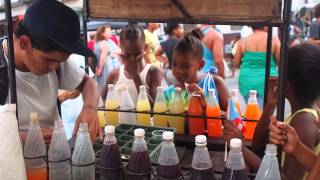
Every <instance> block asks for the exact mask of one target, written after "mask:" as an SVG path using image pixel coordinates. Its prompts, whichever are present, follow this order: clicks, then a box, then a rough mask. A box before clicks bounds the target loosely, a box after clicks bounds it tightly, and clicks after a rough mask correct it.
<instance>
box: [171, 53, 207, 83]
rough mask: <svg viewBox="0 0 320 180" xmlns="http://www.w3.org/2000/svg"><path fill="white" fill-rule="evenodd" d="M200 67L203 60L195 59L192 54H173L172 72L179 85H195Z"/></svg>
mask: <svg viewBox="0 0 320 180" xmlns="http://www.w3.org/2000/svg"><path fill="white" fill-rule="evenodd" d="M202 66H203V60H202V59H196V58H195V57H194V55H193V54H192V53H185V52H178V51H174V52H173V63H172V72H173V75H174V76H175V78H176V79H177V80H178V82H180V83H190V84H191V83H197V82H196V80H197V72H198V71H199V70H200V69H201V68H202Z"/></svg>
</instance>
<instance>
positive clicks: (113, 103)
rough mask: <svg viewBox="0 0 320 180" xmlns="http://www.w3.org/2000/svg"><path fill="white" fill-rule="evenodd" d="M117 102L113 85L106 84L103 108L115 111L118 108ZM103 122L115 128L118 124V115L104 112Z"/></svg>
mask: <svg viewBox="0 0 320 180" xmlns="http://www.w3.org/2000/svg"><path fill="white" fill-rule="evenodd" d="M119 106H120V105H119V100H118V98H117V96H116V93H115V90H114V85H113V84H108V94H107V99H106V103H105V108H106V109H109V110H115V109H118V108H119ZM105 113H106V114H105V120H106V125H113V126H116V125H118V124H119V113H118V112H113V111H106V112H105Z"/></svg>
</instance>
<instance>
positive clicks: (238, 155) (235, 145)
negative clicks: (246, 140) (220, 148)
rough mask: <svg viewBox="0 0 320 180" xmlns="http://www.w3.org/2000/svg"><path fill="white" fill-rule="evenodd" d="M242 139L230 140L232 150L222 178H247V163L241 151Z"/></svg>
mask: <svg viewBox="0 0 320 180" xmlns="http://www.w3.org/2000/svg"><path fill="white" fill-rule="evenodd" d="M241 149H242V141H241V140H240V139H237V138H234V139H231V141H230V151H229V155H228V159H227V162H226V166H225V168H224V172H223V176H222V180H247V179H248V176H247V173H246V172H245V164H244V159H243V155H242V152H241Z"/></svg>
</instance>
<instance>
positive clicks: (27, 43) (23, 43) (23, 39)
mask: <svg viewBox="0 0 320 180" xmlns="http://www.w3.org/2000/svg"><path fill="white" fill-rule="evenodd" d="M19 46H20V48H21V49H22V50H29V49H32V44H31V40H30V38H29V37H28V36H26V35H22V36H20V37H19Z"/></svg>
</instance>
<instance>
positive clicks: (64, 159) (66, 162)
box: [48, 120, 71, 180]
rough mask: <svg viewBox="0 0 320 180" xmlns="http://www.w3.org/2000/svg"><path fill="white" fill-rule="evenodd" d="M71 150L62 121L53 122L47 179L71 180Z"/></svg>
mask: <svg viewBox="0 0 320 180" xmlns="http://www.w3.org/2000/svg"><path fill="white" fill-rule="evenodd" d="M70 159H71V151H70V146H69V144H68V141H67V137H66V133H65V131H64V128H63V122H62V121H61V120H57V121H55V122H54V131H53V135H52V138H51V143H50V147H49V151H48V160H49V180H60V179H64V180H71V164H70Z"/></svg>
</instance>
